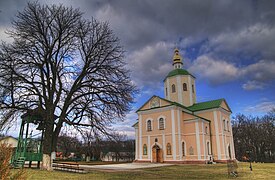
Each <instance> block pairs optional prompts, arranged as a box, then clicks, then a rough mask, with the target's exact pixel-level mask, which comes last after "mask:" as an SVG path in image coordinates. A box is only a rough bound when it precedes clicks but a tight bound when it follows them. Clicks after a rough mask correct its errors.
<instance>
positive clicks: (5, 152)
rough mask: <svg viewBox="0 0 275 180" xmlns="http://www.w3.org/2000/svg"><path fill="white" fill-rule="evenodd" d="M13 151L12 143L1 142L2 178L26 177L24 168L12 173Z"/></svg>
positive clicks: (0, 173)
mask: <svg viewBox="0 0 275 180" xmlns="http://www.w3.org/2000/svg"><path fill="white" fill-rule="evenodd" d="M12 152H13V151H12V148H11V146H10V145H7V144H5V143H2V144H0V179H1V180H6V179H26V178H25V172H24V171H23V169H21V170H19V171H17V172H15V173H11V166H10V159H11V156H12Z"/></svg>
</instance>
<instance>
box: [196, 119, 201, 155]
mask: <svg viewBox="0 0 275 180" xmlns="http://www.w3.org/2000/svg"><path fill="white" fill-rule="evenodd" d="M195 125H196V141H197V154H198V160H200V159H201V141H200V128H199V122H198V121H196V123H195Z"/></svg>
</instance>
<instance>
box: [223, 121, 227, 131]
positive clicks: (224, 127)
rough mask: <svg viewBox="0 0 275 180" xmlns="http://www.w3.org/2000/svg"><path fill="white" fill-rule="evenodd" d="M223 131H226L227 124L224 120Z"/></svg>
mask: <svg viewBox="0 0 275 180" xmlns="http://www.w3.org/2000/svg"><path fill="white" fill-rule="evenodd" d="M223 129H224V130H225V131H226V124H225V120H223Z"/></svg>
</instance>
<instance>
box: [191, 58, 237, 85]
mask: <svg viewBox="0 0 275 180" xmlns="http://www.w3.org/2000/svg"><path fill="white" fill-rule="evenodd" d="M189 70H190V72H193V73H194V74H196V75H198V76H199V77H200V78H202V79H206V80H208V81H209V83H210V84H214V85H216V84H222V83H226V82H228V81H232V80H234V79H236V78H237V76H238V68H237V67H235V66H234V65H233V64H230V63H227V62H226V61H223V60H217V59H213V58H211V57H209V56H207V55H203V56H199V57H198V58H197V59H196V60H195V61H194V62H193V64H192V66H191V67H190V68H189Z"/></svg>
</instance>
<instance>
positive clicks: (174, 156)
mask: <svg viewBox="0 0 275 180" xmlns="http://www.w3.org/2000/svg"><path fill="white" fill-rule="evenodd" d="M171 117H172V144H173V146H172V147H173V151H172V154H173V160H176V130H175V129H176V128H175V115H174V109H172V110H171Z"/></svg>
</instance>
